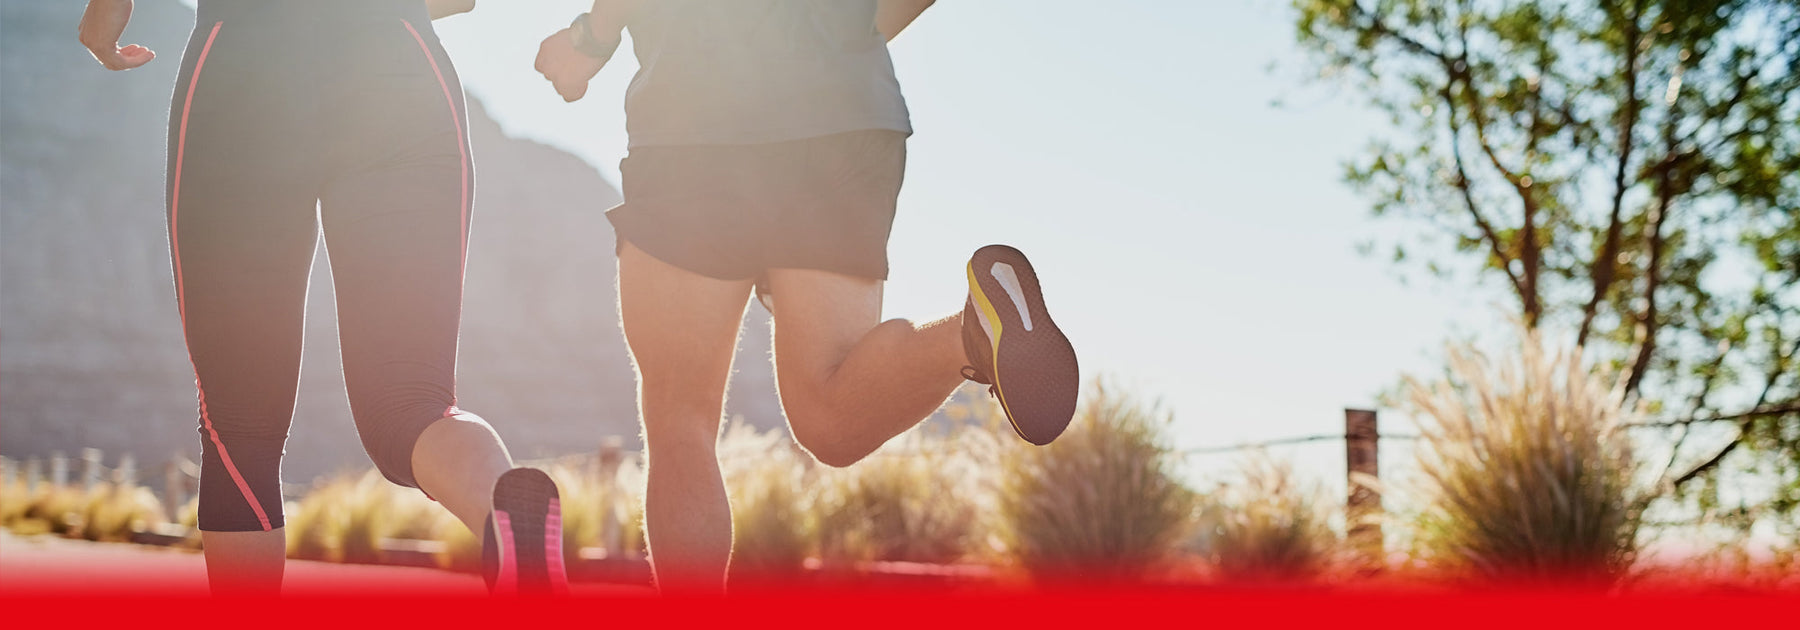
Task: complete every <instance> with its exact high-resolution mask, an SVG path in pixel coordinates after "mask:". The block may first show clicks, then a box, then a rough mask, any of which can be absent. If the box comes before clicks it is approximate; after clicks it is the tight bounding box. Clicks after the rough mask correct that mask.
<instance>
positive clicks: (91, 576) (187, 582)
mask: <svg viewBox="0 0 1800 630" xmlns="http://www.w3.org/2000/svg"><path fill="white" fill-rule="evenodd" d="M572 590H573V591H574V594H576V595H587V596H609V595H613V596H630V595H649V594H650V593H651V591H650V590H649V589H647V588H641V587H631V586H618V585H608V584H576V585H574V586H573V587H572ZM486 592H487V589H486V587H485V586H483V584H482V582H481V577H480V576H477V575H471V574H464V573H453V572H449V571H438V570H434V569H420V568H411V567H384V566H369V565H354V564H333V563H328V562H312V561H306V560H289V561H288V563H287V572H286V574H285V576H284V578H283V580H282V593H283V594H284V595H302V596H304V595H343V594H350V593H353V594H358V595H365V594H366V595H371V596H383V595H423V596H451V597H456V596H471V597H480V596H483V595H484V594H485V593H486ZM56 594H63V595H107V594H119V595H176V596H182V595H186V596H196V597H199V596H205V595H207V594H208V591H207V586H206V564H205V561H204V560H203V559H202V558H201V556H200V554H199V553H198V552H195V551H186V550H180V549H164V548H160V547H150V546H145V545H133V544H127V543H96V542H89V541H83V540H68V539H64V538H57V537H54V536H31V537H20V536H15V535H13V534H11V533H9V532H6V531H5V530H0V595H8V596H20V595H56Z"/></svg>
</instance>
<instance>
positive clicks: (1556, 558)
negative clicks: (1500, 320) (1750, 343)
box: [1407, 331, 1651, 581]
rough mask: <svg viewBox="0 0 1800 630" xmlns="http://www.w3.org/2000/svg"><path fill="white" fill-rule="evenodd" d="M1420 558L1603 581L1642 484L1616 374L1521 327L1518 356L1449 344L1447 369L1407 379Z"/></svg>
mask: <svg viewBox="0 0 1800 630" xmlns="http://www.w3.org/2000/svg"><path fill="white" fill-rule="evenodd" d="M1407 389H1408V392H1407V394H1408V399H1409V401H1410V402H1411V405H1412V407H1413V408H1414V409H1413V410H1414V411H1415V412H1416V413H1417V415H1418V417H1419V419H1420V423H1421V425H1422V426H1421V429H1422V437H1423V444H1422V446H1421V448H1420V449H1419V450H1418V457H1419V460H1418V465H1419V470H1420V472H1421V477H1422V481H1421V483H1420V486H1421V487H1420V488H1419V491H1420V492H1419V497H1418V500H1419V501H1420V502H1422V504H1423V506H1424V511H1423V514H1421V515H1420V516H1419V518H1418V520H1417V523H1416V525H1417V528H1418V531H1417V532H1416V533H1415V536H1414V540H1415V541H1416V544H1417V545H1418V546H1419V550H1420V552H1421V555H1422V556H1423V557H1424V558H1425V559H1426V560H1428V561H1432V562H1435V563H1437V564H1439V565H1440V566H1444V567H1446V568H1453V569H1464V570H1473V571H1474V572H1475V573H1476V574H1479V575H1483V576H1486V577H1489V578H1509V579H1517V578H1528V579H1552V580H1571V579H1572V580H1579V581H1589V580H1602V581H1605V580H1611V579H1613V578H1616V577H1618V576H1619V575H1620V574H1621V573H1622V572H1623V571H1624V570H1625V569H1626V568H1627V567H1628V566H1629V565H1630V563H1631V561H1632V559H1633V557H1634V556H1635V553H1636V543H1637V530H1638V524H1639V522H1640V518H1641V515H1642V514H1643V510H1644V507H1645V505H1646V504H1647V501H1648V499H1649V497H1650V496H1651V495H1650V494H1649V493H1647V492H1645V491H1643V490H1642V489H1640V488H1637V487H1634V486H1633V473H1634V472H1635V470H1636V463H1635V460H1634V459H1633V457H1632V453H1631V448H1630V443H1629V440H1628V439H1627V438H1626V436H1625V435H1624V433H1623V425H1624V424H1625V423H1627V422H1629V421H1632V420H1634V419H1635V418H1637V417H1638V415H1639V414H1638V411H1637V410H1636V409H1630V408H1626V407H1625V406H1624V400H1623V396H1624V390H1623V385H1622V382H1620V379H1615V378H1611V377H1608V376H1606V375H1605V374H1604V373H1600V374H1596V373H1590V371H1589V369H1588V368H1587V367H1586V366H1585V365H1583V363H1582V359H1581V353H1580V352H1579V351H1575V352H1569V353H1567V354H1563V353H1556V354H1552V353H1551V352H1548V351H1546V350H1545V349H1544V347H1543V343H1542V341H1541V340H1540V338H1539V336H1538V335H1537V333H1535V332H1532V331H1522V332H1521V340H1520V347H1519V350H1518V354H1517V356H1514V357H1508V358H1506V359H1505V360H1504V361H1495V360H1493V359H1490V358H1489V357H1487V356H1485V355H1483V354H1481V353H1480V352H1479V351H1477V350H1475V349H1474V348H1473V347H1471V346H1467V345H1464V346H1459V347H1452V348H1451V350H1450V365H1449V372H1448V374H1447V375H1446V376H1445V377H1444V378H1443V379H1441V380H1438V381H1436V382H1433V383H1429V384H1427V383H1424V382H1421V381H1418V380H1414V379H1411V378H1409V379H1408V381H1407Z"/></svg>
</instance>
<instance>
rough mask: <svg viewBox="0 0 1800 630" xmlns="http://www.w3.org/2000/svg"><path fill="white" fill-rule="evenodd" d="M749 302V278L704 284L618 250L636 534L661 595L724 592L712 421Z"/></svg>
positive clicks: (726, 520)
mask: <svg viewBox="0 0 1800 630" xmlns="http://www.w3.org/2000/svg"><path fill="white" fill-rule="evenodd" d="M749 296H750V281H748V280H743V281H725V280H716V279H713V278H708V277H705V276H702V275H699V274H696V273H693V272H690V271H687V270H684V269H681V268H679V267H675V266H673V265H670V264H668V263H665V262H662V261H660V260H657V259H655V258H652V257H651V256H650V255H648V254H645V253H644V252H643V251H642V250H639V249H637V248H636V247H634V246H632V245H630V244H626V245H625V246H624V247H622V248H621V250H620V252H619V320H620V322H621V324H622V325H623V327H624V329H625V342H626V345H628V346H629V347H630V348H631V357H632V361H633V362H634V364H635V365H636V366H637V373H638V407H639V409H640V410H641V412H642V414H643V418H644V442H645V445H646V447H647V448H648V450H649V457H648V460H647V464H648V468H649V471H648V475H649V479H648V482H647V488H646V490H645V498H644V531H645V534H646V541H647V542H648V543H649V547H650V559H651V563H652V566H653V567H654V568H655V573H656V583H657V586H658V587H659V588H661V589H662V590H663V592H665V593H667V592H681V591H689V592H709V593H716V592H721V591H723V590H724V586H725V574H726V570H727V567H728V566H729V564H730V559H731V504H730V503H729V501H728V500H727V499H726V495H725V481H724V479H723V478H722V477H721V476H720V473H719V458H718V450H717V447H718V441H719V417H720V415H721V413H722V412H723V409H724V405H725V383H726V381H727V379H728V378H729V376H730V373H731V357H732V354H733V353H734V352H735V351H736V349H737V333H738V327H739V326H740V325H741V323H742V321H743V317H744V307H745V306H746V305H747V304H748V302H749Z"/></svg>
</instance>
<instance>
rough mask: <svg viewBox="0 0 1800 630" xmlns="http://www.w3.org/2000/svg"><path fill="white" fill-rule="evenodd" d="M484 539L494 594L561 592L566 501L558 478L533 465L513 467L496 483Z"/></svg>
mask: <svg viewBox="0 0 1800 630" xmlns="http://www.w3.org/2000/svg"><path fill="white" fill-rule="evenodd" d="M487 524H488V526H487V534H486V536H484V537H483V538H484V540H483V544H482V576H483V577H485V578H486V579H487V584H488V591H489V592H491V593H493V594H495V595H561V594H566V593H568V591H569V578H568V574H567V573H566V572H565V571H564V570H563V553H562V504H561V501H560V499H559V498H558V495H557V492H556V482H554V481H551V480H550V476H549V475H546V474H544V471H541V470H538V469H535V468H514V469H512V470H509V471H506V474H504V475H500V481H498V482H496V483H495V484H494V513H493V514H492V515H490V516H488V521H487Z"/></svg>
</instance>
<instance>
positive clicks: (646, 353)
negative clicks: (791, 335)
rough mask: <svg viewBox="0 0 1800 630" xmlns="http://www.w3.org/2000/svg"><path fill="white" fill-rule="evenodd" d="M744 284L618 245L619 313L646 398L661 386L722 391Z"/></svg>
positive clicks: (745, 295) (696, 392)
mask: <svg viewBox="0 0 1800 630" xmlns="http://www.w3.org/2000/svg"><path fill="white" fill-rule="evenodd" d="M750 284H751V281H749V280H718V279H715V278H708V277H706V276H703V275H700V274H697V273H694V272H691V271H687V270H685V269H681V268H679V267H676V266H674V265H670V264H668V263H665V262H663V261H661V260H657V259H656V258H654V257H651V256H650V255H649V254H646V253H644V252H643V250H640V249H638V248H636V247H634V246H632V245H630V244H629V243H627V244H625V245H624V246H623V247H621V248H620V251H619V320H620V323H621V325H622V326H623V328H624V331H625V342H626V344H627V345H628V346H629V347H630V348H631V356H632V360H633V361H634V362H635V363H636V365H637V368H638V374H639V378H640V379H642V385H643V387H644V388H645V391H644V394H645V401H644V403H645V404H646V405H651V404H654V403H656V402H658V401H657V400H655V398H656V397H655V396H654V394H656V393H657V391H658V390H666V389H675V390H682V391H685V392H689V393H690V394H691V396H690V397H691V398H693V399H706V398H708V397H709V396H711V397H721V398H722V397H723V395H724V389H725V381H726V379H727V378H728V375H729V372H730V370H731V357H732V354H733V352H734V351H735V350H736V348H737V333H738V327H739V326H740V324H741V322H742V321H743V317H744V307H745V306H746V305H747V304H748V301H749V296H750ZM646 411H649V410H648V409H646Z"/></svg>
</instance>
